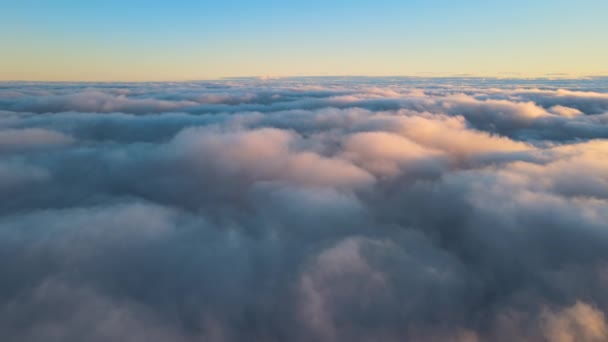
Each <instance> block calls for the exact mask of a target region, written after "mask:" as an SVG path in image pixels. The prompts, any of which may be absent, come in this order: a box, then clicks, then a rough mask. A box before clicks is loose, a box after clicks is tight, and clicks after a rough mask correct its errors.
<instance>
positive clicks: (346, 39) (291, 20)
mask: <svg viewBox="0 0 608 342" xmlns="http://www.w3.org/2000/svg"><path fill="white" fill-rule="evenodd" d="M607 13H608V2H606V1H603V0H578V1H571V0H567V1H566V0H537V1H523V0H509V1H481V0H464V1H448V0H429V1H412V0H401V1H397V0H395V1H393V0H383V1H370V0H360V1H356V2H355V1H342V0H334V1H321V0H309V1H276V0H258V1H246V0H225V1H205V0H203V1H195V0H177V1H168V0H159V1H143V0H132V1H118V0H107V1H99V0H91V1H80V0H53V1H51V0H19V1H15V0H0V32H1V34H0V43H1V44H2V54H1V55H0V80H42V81H153V80H193V79H216V78H222V77H242V76H319V75H372V76H381V75H403V76H446V75H476V76H499V77H534V76H564V75H567V76H585V75H605V74H608V63H607V62H606V61H607V60H608V45H607V44H605V37H606V36H608V21H606V20H605V16H606V14H607Z"/></svg>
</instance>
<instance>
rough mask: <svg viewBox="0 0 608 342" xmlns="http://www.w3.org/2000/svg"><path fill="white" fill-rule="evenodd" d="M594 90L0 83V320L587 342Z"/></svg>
mask: <svg viewBox="0 0 608 342" xmlns="http://www.w3.org/2000/svg"><path fill="white" fill-rule="evenodd" d="M607 89H608V80H606V79H602V78H596V79H588V80H517V81H514V80H492V79H470V78H468V79H458V78H449V79H409V78H291V79H278V80H274V79H272V80H265V79H232V80H224V81H216V82H184V83H141V84H139V83H132V84H130V83H116V84H114V83H103V84H95V83H87V84H82V83H15V82H13V83H0V273H1V274H2V275H3V281H2V282H0V335H2V336H4V337H5V338H6V339H7V340H9V341H40V340H45V341H62V342H64V341H68V342H69V341H107V340H120V341H201V340H206V341H285V340H287V341H310V340H317V341H377V340H382V341H403V340H414V341H461V342H465V341H467V342H468V341H499V342H500V341H514V340H521V341H558V342H568V341H592V342H593V341H605V340H607V339H608V318H606V313H608V292H606V290H605V289H606V287H607V286H608V231H607V229H606V228H607V227H608V91H607Z"/></svg>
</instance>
